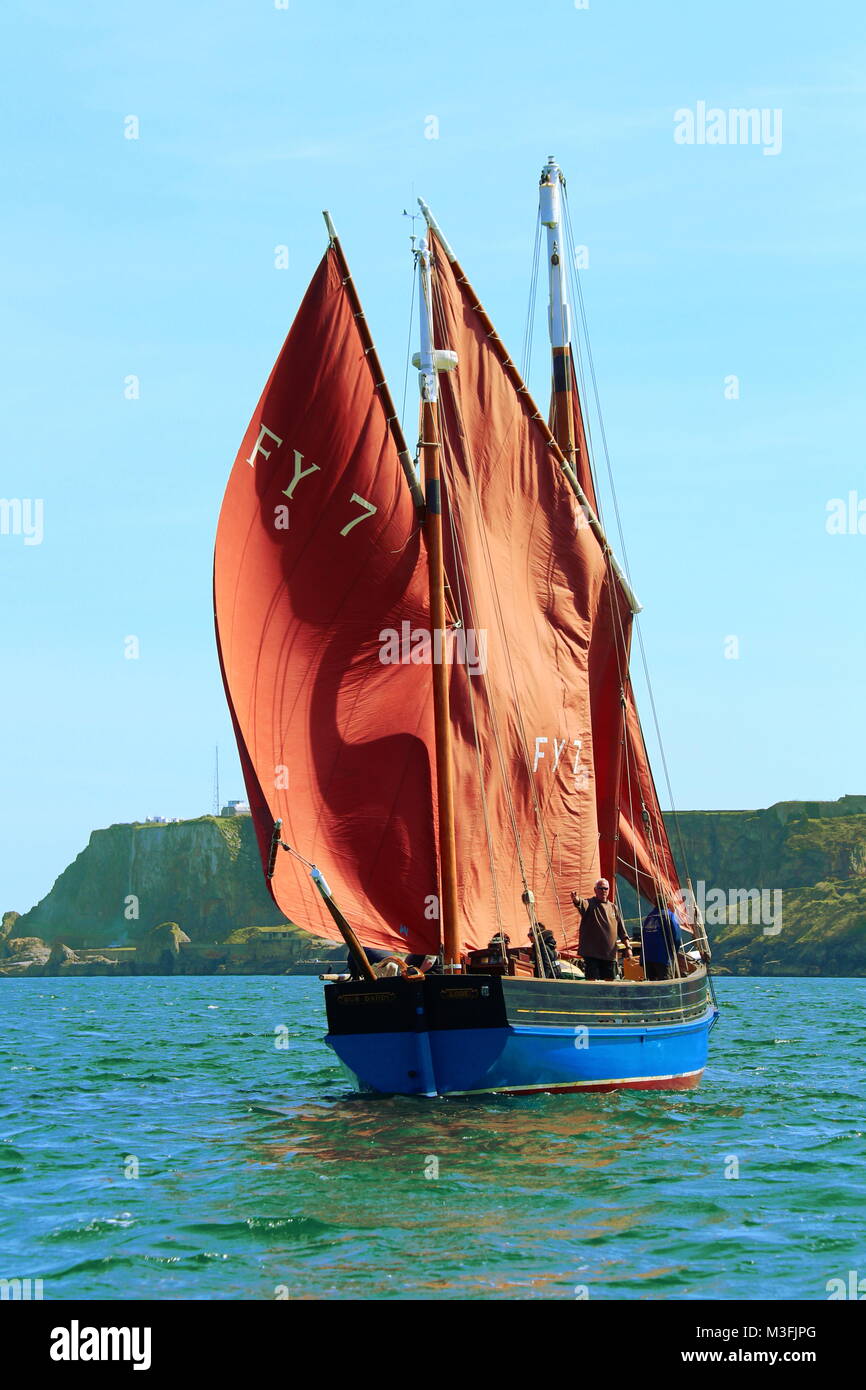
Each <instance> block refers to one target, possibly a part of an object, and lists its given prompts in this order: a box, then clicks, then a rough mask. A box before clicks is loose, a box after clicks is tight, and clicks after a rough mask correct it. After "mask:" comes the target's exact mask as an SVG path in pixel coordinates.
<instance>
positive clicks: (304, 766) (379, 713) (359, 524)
mask: <svg viewBox="0 0 866 1390" xmlns="http://www.w3.org/2000/svg"><path fill="white" fill-rule="evenodd" d="M427 594H428V588H427V580H426V564H425V556H424V550H423V546H422V544H421V540H420V532H419V529H418V522H417V519H416V516H415V512H414V507H413V504H412V501H411V499H410V496H409V491H408V488H407V486H406V482H405V479H404V476H403V474H402V471H401V468H400V464H399V460H398V454H397V449H396V446H395V444H394V442H393V439H392V435H391V432H390V429H389V424H388V421H387V419H386V414H385V410H384V409H383V406H382V403H381V401H380V398H379V396H378V394H377V391H376V383H375V382H374V380H373V377H372V374H371V371H370V365H369V360H368V358H367V357H366V356H365V349H364V345H363V343H362V341H361V338H360V335H359V331H358V326H357V323H356V320H355V318H354V314H353V308H352V305H351V303H350V302H349V299H348V297H347V293H346V289H345V286H344V284H343V282H342V274H341V271H340V267H339V264H338V261H337V256H336V253H335V251H334V250H333V249H329V251H328V253H327V254H326V255H325V257H324V259H323V261H322V263H321V265H320V266H319V268H318V270H317V272H316V274H315V276H314V277H313V280H312V283H311V284H310V287H309V289H308V291H307V294H306V297H305V298H304V301H303V303H302V305H301V307H300V309H299V311H298V315H297V318H296V319H295V322H294V324H293V325H292V328H291V331H290V333H289V336H288V338H287V339H286V342H285V344H284V346H283V348H282V351H281V352H280V355H279V357H278V359H277V362H276V365H275V366H274V369H273V371H272V373H271V376H270V379H269V380H268V383H267V385H266V387H265V389H264V392H263V393H262V397H261V400H260V401H259V404H258V406H257V407H256V410H255V413H254V415H253V418H252V420H251V422H250V425H249V428H248V430H247V432H246V435H245V436H244V440H243V443H242V445H241V448H240V450H239V452H238V455H237V459H236V461H235V465H234V469H233V471H232V474H231V477H230V479H229V484H228V488H227V491H226V495H225V500H224V502H223V507H222V512H221V514H220V521H219V529H218V532H217V541H216V556H215V565H214V606H215V613H216V624H217V639H218V645H219V650H220V660H221V663H222V669H223V678H224V681H225V687H226V693H227V696H228V700H229V705H230V708H231V711H232V717H233V720H234V725H235V732H236V735H237V739H238V746H239V749H240V754H241V761H242V765H243V770H244V777H245V780H246V785H247V792H248V796H249V801H250V806H251V808H252V812H253V816H254V818H255V824H256V831H257V835H258V840H259V847H260V849H261V852H262V858H263V861H264V862H265V863H266V862H267V857H268V846H269V843H270V838H271V831H272V827H273V822H274V820H275V819H277V818H281V819H282V822H283V829H282V836H283V839H284V840H285V841H287V842H288V843H289V844H291V845H292V846H293V847H294V848H295V849H296V850H297V851H298V854H300V855H302V856H303V857H304V859H306V860H310V861H312V862H314V863H316V864H317V865H318V867H319V868H320V869H321V871H322V873H323V874H324V876H325V878H326V879H327V881H328V882H329V884H330V886H331V889H332V891H333V895H334V898H335V900H336V902H337V904H338V905H339V907H340V908H341V910H342V912H343V913H344V915H345V916H346V917H347V918H348V920H349V921H350V922H351V923H352V925H353V927H355V929H356V930H357V931H358V934H359V936H360V937H361V939H362V941H364V943H365V944H368V945H372V946H381V947H385V948H388V949H403V950H410V951H425V952H426V951H435V950H436V949H437V948H438V939H439V930H438V921H437V917H436V894H437V892H438V886H437V867H436V864H437V860H436V839H435V824H434V816H433V805H434V795H435V786H434V773H433V757H432V752H431V750H432V748H433V746H434V743H433V718H432V696H431V690H432V685H431V679H430V667H429V665H424V664H422V663H419V662H417V661H415V662H413V661H412V660H411V659H410V656H411V652H412V650H413V647H412V643H411V634H412V632H414V631H415V630H426V629H428V628H429V612H428V598H427ZM271 891H272V893H273V896H274V900H275V901H276V903H277V904H278V905H279V907H280V908H281V909H282V911H283V912H284V913H285V915H286V916H287V917H290V918H291V919H292V920H293V921H295V922H297V923H298V924H299V925H301V926H303V927H306V928H308V929H309V930H310V931H314V932H316V933H317V934H320V935H322V936H325V937H328V938H333V939H335V938H336V931H335V927H334V924H333V922H332V920H331V918H330V916H329V915H328V913H327V912H326V911H325V910H324V907H323V904H322V901H321V899H320V897H319V895H318V893H317V891H316V889H315V887H314V886H313V884H312V882H311V880H310V878H309V874H308V871H307V868H306V866H305V865H304V864H303V863H302V862H301V861H300V860H299V859H297V858H296V857H295V856H294V855H291V856H290V855H289V854H286V853H284V852H283V851H280V852H279V854H278V857H277V861H276V874H275V877H274V879H273V881H272V884H271Z"/></svg>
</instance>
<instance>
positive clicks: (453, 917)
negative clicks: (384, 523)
mask: <svg viewBox="0 0 866 1390" xmlns="http://www.w3.org/2000/svg"><path fill="white" fill-rule="evenodd" d="M415 254H416V256H417V259H418V268H419V272H420V274H419V276H418V300H419V321H420V328H421V351H420V353H419V354H418V356H417V357H416V358H414V359H413V361H414V363H415V365H416V366H417V367H418V369H419V371H418V382H419V386H420V390H421V459H422V463H423V466H424V487H425V494H426V495H425V501H426V512H425V521H424V531H425V536H426V540H427V572H428V575H429V580H430V628H431V631H430V641H431V647H432V661H433V665H432V670H433V716H434V722H435V728H436V782H437V788H438V811H439V878H440V885H441V892H440V901H439V929H440V933H441V938H442V946H443V952H444V957H445V960H444V966H445V970H446V972H451V971H455V970H459V969H460V919H459V916H458V911H457V845H456V840H455V835H454V771H453V764H452V758H451V714H450V709H449V700H448V685H449V680H448V663H447V661H446V645H445V639H446V631H445V620H446V619H445V565H444V560H443V554H442V487H441V474H440V469H439V450H440V447H441V446H440V439H439V434H440V429H439V380H438V373H439V372H440V371H448V370H450V369H451V368H452V367H454V366H456V363H457V358H456V356H455V354H454V353H449V352H436V351H434V348H433V310H432V292H431V283H430V265H431V261H430V248H429V246H428V244H427V241H426V239H423V240H422V241H421V242H420V245H419V248H418V250H417V251H416V253H415Z"/></svg>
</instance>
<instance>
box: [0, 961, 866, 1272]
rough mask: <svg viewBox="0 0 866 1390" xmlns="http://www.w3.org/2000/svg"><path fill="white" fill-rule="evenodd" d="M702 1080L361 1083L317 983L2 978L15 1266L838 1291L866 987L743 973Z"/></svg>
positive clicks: (854, 1249)
mask: <svg viewBox="0 0 866 1390" xmlns="http://www.w3.org/2000/svg"><path fill="white" fill-rule="evenodd" d="M718 993H719V997H720V1004H721V1007H722V1018H721V1021H720V1023H719V1025H718V1026H717V1028H716V1029H715V1030H714V1032H713V1034H712V1038H711V1061H710V1066H709V1068H708V1070H707V1072H706V1074H705V1077H704V1080H703V1083H702V1085H701V1087H700V1089H698V1090H697V1091H694V1092H682V1093H672V1092H667V1093H665V1092H659V1093H647V1092H632V1093H628V1092H625V1093H620V1094H608V1095H587V1096H567V1095H560V1096H534V1097H531V1098H526V1099H490V1100H484V1099H478V1098H472V1099H453V1100H423V1099H410V1098H406V1097H398V1098H394V1099H370V1098H366V1097H365V1098H361V1097H358V1096H355V1095H353V1094H352V1093H351V1091H350V1089H349V1086H348V1083H347V1081H346V1080H345V1078H344V1074H343V1073H342V1071H341V1069H340V1067H339V1064H338V1063H337V1062H336V1060H335V1059H334V1058H333V1055H332V1053H331V1052H330V1050H329V1048H327V1047H326V1046H325V1044H324V1043H323V1042H322V1035H323V1033H324V1031H325V1025H324V1008H323V1004H322V986H321V985H320V983H319V981H318V980H316V979H309V978H275V977H268V978H216V979H212V978H194V979H189V978H185V979H171V978H150V979H139V980H136V979H124V980H106V979H95V978H94V979H68V980H48V979H44V980H4V981H2V982H0V1008H2V1014H3V1028H2V1040H0V1078H2V1080H0V1194H2V1201H0V1278H6V1279H15V1278H21V1279H26V1278H31V1279H42V1281H43V1293H44V1298H45V1299H96V1298H109V1299H140V1298H148V1299H178V1298H180V1299H274V1298H291V1299H311V1298H315V1299H350V1298H351V1299H419V1298H420V1299H515V1300H520V1299H551V1298H553V1299H570V1300H571V1299H574V1298H586V1297H589V1298H591V1299H671V1300H678V1299H697V1298H710V1299H741V1298H745V1299H758V1298H769V1299H776V1300H782V1299H816V1300H821V1299H826V1298H827V1297H828V1294H827V1283H828V1281H829V1280H831V1279H834V1278H843V1279H846V1278H847V1277H848V1271H850V1270H858V1271H859V1272H860V1275H861V1276H862V1275H866V1238H864V1191H866V1180H864V1153H866V1138H864V1135H866V1104H864V1098H866V1084H864V1067H863V1037H864V1005H866V980H862V979H858V980H814V979H810V980H795V979H778V978H774V979H739V978H736V979H723V980H721V981H719V982H718Z"/></svg>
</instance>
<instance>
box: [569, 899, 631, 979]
mask: <svg viewBox="0 0 866 1390" xmlns="http://www.w3.org/2000/svg"><path fill="white" fill-rule="evenodd" d="M609 893H610V884H609V883H608V881H607V879H606V878H600V879H599V880H598V883H597V884H596V885H595V892H594V896H593V897H591V898H579V897H578V896H577V894H576V893H572V895H571V901H572V902H573V903H574V905H575V907H576V908H577V910H578V912H579V913H580V938H579V941H578V950H579V952H580V954H581V956H582V957H583V970H584V974H585V976H586V978H587V979H588V980H615V979H616V943H617V938H618V937H619V938H620V939H621V940H622V941H623V942H624V943H625V953H626V955H627V956H630V955H631V942H630V941H629V939H628V933H627V932H626V929H625V923H624V922H623V920H622V913H621V912H620V910H619V908H618V907H617V905H616V903H612V902H610V900H609V898H608V894H609Z"/></svg>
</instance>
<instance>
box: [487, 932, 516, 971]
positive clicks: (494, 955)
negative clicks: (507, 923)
mask: <svg viewBox="0 0 866 1390" xmlns="http://www.w3.org/2000/svg"><path fill="white" fill-rule="evenodd" d="M510 945H511V937H510V936H509V935H508V932H505V931H498V932H497V933H496V935H495V936H491V938H490V940H489V941H488V943H487V949H488V951H489V952H490V961H491V964H494V963H495V962H496V961H507V960H508V948H509V946H510Z"/></svg>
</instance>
